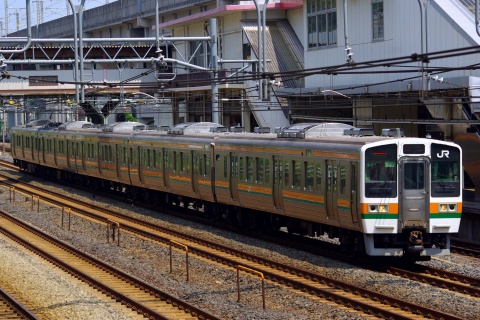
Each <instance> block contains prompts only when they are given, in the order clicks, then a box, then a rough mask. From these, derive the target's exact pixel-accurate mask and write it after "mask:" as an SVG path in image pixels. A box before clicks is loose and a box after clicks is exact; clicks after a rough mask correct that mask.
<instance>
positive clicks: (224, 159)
mask: <svg viewBox="0 0 480 320" xmlns="http://www.w3.org/2000/svg"><path fill="white" fill-rule="evenodd" d="M233 161H234V157H232V168H233ZM223 177H224V178H227V177H228V160H227V156H223Z"/></svg>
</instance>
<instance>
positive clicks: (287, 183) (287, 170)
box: [283, 161, 291, 187]
mask: <svg viewBox="0 0 480 320" xmlns="http://www.w3.org/2000/svg"><path fill="white" fill-rule="evenodd" d="M283 174H284V176H285V187H291V185H290V167H289V162H288V161H285V163H284V164H283Z"/></svg>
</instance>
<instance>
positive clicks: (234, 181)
mask: <svg viewBox="0 0 480 320" xmlns="http://www.w3.org/2000/svg"><path fill="white" fill-rule="evenodd" d="M229 159H230V181H229V184H230V188H229V189H230V198H231V199H232V200H233V201H239V199H238V174H239V170H240V169H239V166H240V164H239V162H240V160H239V157H238V154H237V153H235V152H230V154H229Z"/></svg>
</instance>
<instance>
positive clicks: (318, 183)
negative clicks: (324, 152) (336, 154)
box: [315, 163, 322, 191]
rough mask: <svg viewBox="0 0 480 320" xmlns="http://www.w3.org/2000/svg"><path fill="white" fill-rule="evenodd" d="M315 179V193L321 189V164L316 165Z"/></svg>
mask: <svg viewBox="0 0 480 320" xmlns="http://www.w3.org/2000/svg"><path fill="white" fill-rule="evenodd" d="M315 176H316V177H315V179H316V188H317V191H320V189H321V187H322V164H321V163H317V166H316V170H315Z"/></svg>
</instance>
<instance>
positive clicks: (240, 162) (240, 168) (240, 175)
mask: <svg viewBox="0 0 480 320" xmlns="http://www.w3.org/2000/svg"><path fill="white" fill-rule="evenodd" d="M238 179H239V180H240V181H242V180H243V179H244V174H243V157H240V159H239V160H238Z"/></svg>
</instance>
